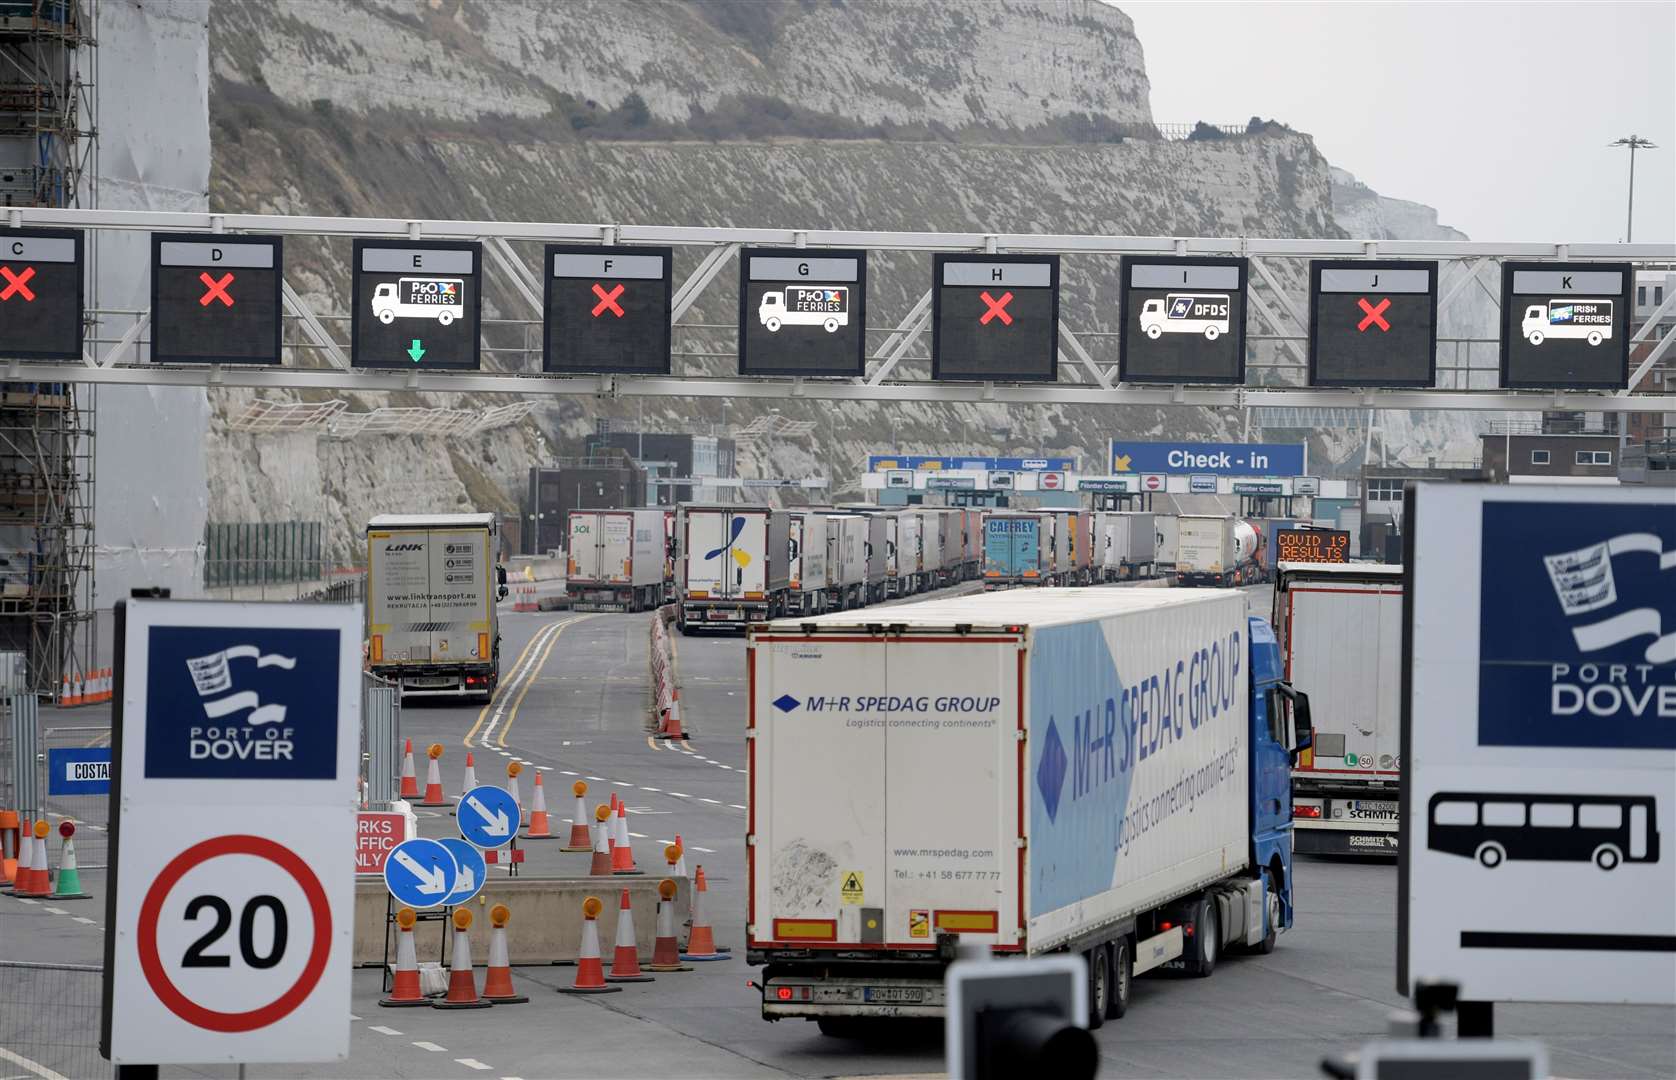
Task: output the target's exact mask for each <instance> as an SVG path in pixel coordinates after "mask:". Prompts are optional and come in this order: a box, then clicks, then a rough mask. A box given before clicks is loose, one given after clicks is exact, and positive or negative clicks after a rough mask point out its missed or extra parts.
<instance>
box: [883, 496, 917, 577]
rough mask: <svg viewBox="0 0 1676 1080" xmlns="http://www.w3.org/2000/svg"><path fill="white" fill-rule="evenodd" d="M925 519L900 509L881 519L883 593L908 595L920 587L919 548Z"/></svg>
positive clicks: (911, 511) (915, 511)
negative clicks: (884, 551) (885, 555)
mask: <svg viewBox="0 0 1676 1080" xmlns="http://www.w3.org/2000/svg"><path fill="white" fill-rule="evenodd" d="M924 529H925V519H924V517H923V515H921V514H920V513H919V511H917V510H902V511H898V512H897V513H894V514H891V515H889V516H888V517H886V518H885V546H886V547H887V548H888V553H889V563H888V565H887V566H886V567H885V593H886V595H888V596H911V595H913V594H914V593H917V592H919V591H920V590H921V589H922V588H924V584H923V581H922V575H923V573H924V563H925V552H924V548H923V546H922V545H921V539H922V534H923V532H924Z"/></svg>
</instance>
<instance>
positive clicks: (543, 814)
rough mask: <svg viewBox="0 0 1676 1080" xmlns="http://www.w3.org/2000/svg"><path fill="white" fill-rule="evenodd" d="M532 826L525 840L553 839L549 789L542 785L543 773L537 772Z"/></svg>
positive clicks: (531, 798) (532, 798)
mask: <svg viewBox="0 0 1676 1080" xmlns="http://www.w3.org/2000/svg"><path fill="white" fill-rule="evenodd" d="M530 803H531V805H530V827H529V829H528V830H526V831H525V833H524V839H525V840H552V839H555V837H554V836H553V830H552V829H551V828H549V827H548V824H547V789H546V788H545V787H543V786H542V785H541V774H540V773H536V774H535V794H534V795H533V796H531V797H530Z"/></svg>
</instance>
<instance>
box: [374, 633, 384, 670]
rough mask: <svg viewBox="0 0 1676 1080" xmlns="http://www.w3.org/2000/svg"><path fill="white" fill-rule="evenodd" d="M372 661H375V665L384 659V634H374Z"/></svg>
mask: <svg viewBox="0 0 1676 1080" xmlns="http://www.w3.org/2000/svg"><path fill="white" fill-rule="evenodd" d="M372 659H373V662H374V663H377V662H378V661H380V660H382V659H384V635H383V634H374V635H373V636H372Z"/></svg>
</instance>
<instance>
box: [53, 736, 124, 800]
mask: <svg viewBox="0 0 1676 1080" xmlns="http://www.w3.org/2000/svg"><path fill="white" fill-rule="evenodd" d="M110 790H111V748H110V747H108V746H99V747H65V748H60V749H54V750H48V751H47V794H48V795H107V794H109V793H110Z"/></svg>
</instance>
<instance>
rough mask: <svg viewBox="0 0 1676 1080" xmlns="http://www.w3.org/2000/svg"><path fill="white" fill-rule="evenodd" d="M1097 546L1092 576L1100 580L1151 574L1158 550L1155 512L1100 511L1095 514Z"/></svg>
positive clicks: (1116, 579) (1118, 579)
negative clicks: (1153, 513)
mask: <svg viewBox="0 0 1676 1080" xmlns="http://www.w3.org/2000/svg"><path fill="white" fill-rule="evenodd" d="M1094 534H1095V536H1096V537H1098V540H1099V546H1098V551H1097V553H1096V555H1095V567H1094V571H1095V576H1096V577H1097V578H1099V579H1100V580H1103V581H1129V580H1131V579H1134V578H1142V577H1151V576H1152V575H1153V566H1154V564H1155V563H1156V561H1157V559H1156V553H1157V551H1158V532H1157V524H1156V522H1155V520H1154V515H1152V514H1150V513H1146V512H1144V511H1131V510H1101V511H1098V512H1096V513H1095V515H1094Z"/></svg>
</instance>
